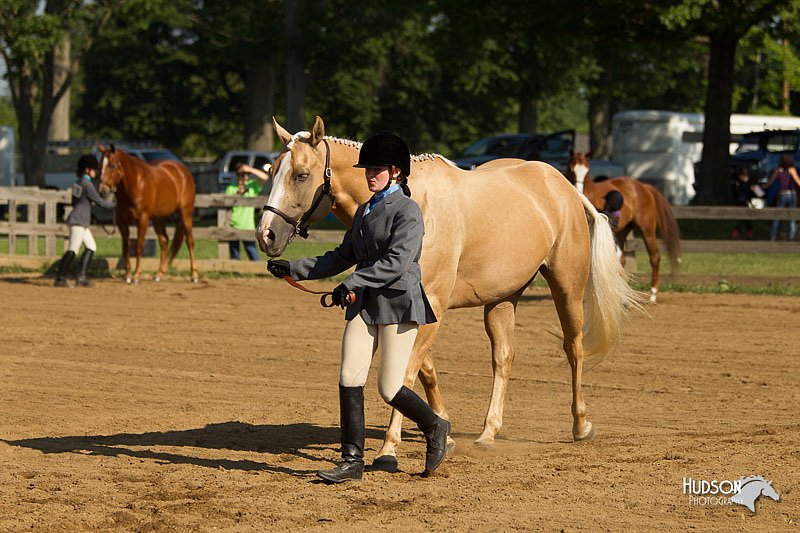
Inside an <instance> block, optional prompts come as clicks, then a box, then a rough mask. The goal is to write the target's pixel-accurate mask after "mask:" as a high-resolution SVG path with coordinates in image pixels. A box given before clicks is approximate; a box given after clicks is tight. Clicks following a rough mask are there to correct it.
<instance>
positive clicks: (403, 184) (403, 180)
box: [400, 176, 411, 198]
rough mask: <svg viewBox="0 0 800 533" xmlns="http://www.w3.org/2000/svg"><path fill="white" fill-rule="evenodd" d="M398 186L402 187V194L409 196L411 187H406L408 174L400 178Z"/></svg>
mask: <svg viewBox="0 0 800 533" xmlns="http://www.w3.org/2000/svg"><path fill="white" fill-rule="evenodd" d="M400 188H401V189H403V194H405V195H406V196H408V197H409V198H411V189H409V188H408V176H403V177H402V178H400Z"/></svg>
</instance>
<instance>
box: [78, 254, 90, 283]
mask: <svg viewBox="0 0 800 533" xmlns="http://www.w3.org/2000/svg"><path fill="white" fill-rule="evenodd" d="M93 256H94V252H93V251H91V250H84V251H83V254H81V264H80V267H81V270H80V273H79V274H78V285H80V286H81V287H91V286H92V282H91V281H89V278H88V276H87V275H86V273H87V272H88V271H89V264H90V263H91V262H92V257H93Z"/></svg>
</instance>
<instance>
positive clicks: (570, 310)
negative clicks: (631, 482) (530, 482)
mask: <svg viewBox="0 0 800 533" xmlns="http://www.w3.org/2000/svg"><path fill="white" fill-rule="evenodd" d="M563 259H567V261H566V262H561V263H560V264H562V265H563V266H562V268H560V269H558V271H551V270H546V269H542V274H543V275H544V277H545V279H547V282H548V284H549V285H550V292H551V294H552V295H553V301H554V302H555V304H556V312H557V313H558V319H559V322H561V330H562V333H563V334H564V351H565V352H566V354H567V360H568V361H569V366H570V368H571V370H572V438H573V440H575V441H580V440H587V439H591V438H592V437H593V436H594V428H593V427H592V423H591V422H589V421H588V420H586V403H585V402H584V401H583V391H582V379H583V360H584V351H583V331H582V330H583V296H584V291H585V290H586V281H587V277H588V276H587V274H588V272H586V271H584V272H580V271H579V269H578V268H575V267H576V266H577V265H580V264H581V263H582V262H581V261H580V260H578V258H575V257H571V258H562V260H563ZM570 259H571V260H570ZM583 263H585V264H586V265H587V267H588V263H586V261H583Z"/></svg>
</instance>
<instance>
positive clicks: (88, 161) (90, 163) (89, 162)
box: [75, 154, 100, 178]
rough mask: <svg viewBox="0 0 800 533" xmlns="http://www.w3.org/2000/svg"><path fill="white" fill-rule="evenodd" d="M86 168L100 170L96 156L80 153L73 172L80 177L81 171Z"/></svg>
mask: <svg viewBox="0 0 800 533" xmlns="http://www.w3.org/2000/svg"><path fill="white" fill-rule="evenodd" d="M87 168H93V169H95V171H97V170H100V165H99V164H98V163H97V158H96V157H95V156H93V155H92V154H85V155H82V156H81V158H80V159H78V168H76V169H75V173H76V174H77V175H78V177H79V178H80V177H81V176H83V173H84V172H85V171H86V169H87Z"/></svg>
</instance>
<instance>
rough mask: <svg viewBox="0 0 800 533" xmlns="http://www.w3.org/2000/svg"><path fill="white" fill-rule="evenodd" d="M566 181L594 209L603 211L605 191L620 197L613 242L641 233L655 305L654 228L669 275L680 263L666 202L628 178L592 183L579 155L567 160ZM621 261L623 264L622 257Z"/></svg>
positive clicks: (672, 217)
mask: <svg viewBox="0 0 800 533" xmlns="http://www.w3.org/2000/svg"><path fill="white" fill-rule="evenodd" d="M567 179H568V180H569V181H570V182H571V183H572V184H573V185H575V186H576V187H577V188H578V190H579V191H581V192H582V193H583V194H585V195H586V197H587V198H588V199H589V201H590V202H592V204H594V206H595V207H597V208H598V209H602V208H603V204H604V198H605V196H606V194H608V192H609V191H611V190H617V191H619V192H620V194H622V199H623V204H622V213H621V214H620V217H619V225H618V227H617V235H616V237H617V242H619V243H620V246H622V243H624V242H625V239H626V238H628V234H629V233H630V232H631V230H633V227H634V226H636V227H637V228H639V231H641V232H642V240H643V241H644V245H645V248H646V249H647V254H648V255H649V256H650V268H651V270H652V274H651V280H650V301H651V302H655V301H656V297H657V295H658V282H659V280H658V271H659V267H660V265H661V254H660V253H659V251H658V242H657V241H656V228H657V229H658V230H659V231H660V232H661V237H662V239H663V241H664V246H665V247H666V250H667V254H668V255H669V259H670V264H671V265H672V272H677V271H678V266H679V262H680V253H681V241H680V230H679V229H678V221H677V220H675V215H673V214H672V208H671V207H670V205H669V202H667V199H666V198H664V195H663V194H661V193H660V192H659V191H658V189H656V188H655V187H653V186H652V185H649V184H647V183H642V182H641V181H639V180H636V179H633V178H630V177H624V178H614V179H610V180H604V181H598V182H595V181H593V180H592V178H591V176H590V175H589V160H588V159H587V158H586V156H585V155H583V154H581V153H575V154H573V155H572V157H571V158H570V160H569V164H568V166H567ZM622 261H623V264H624V263H625V256H624V255H623V256H622Z"/></svg>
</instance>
